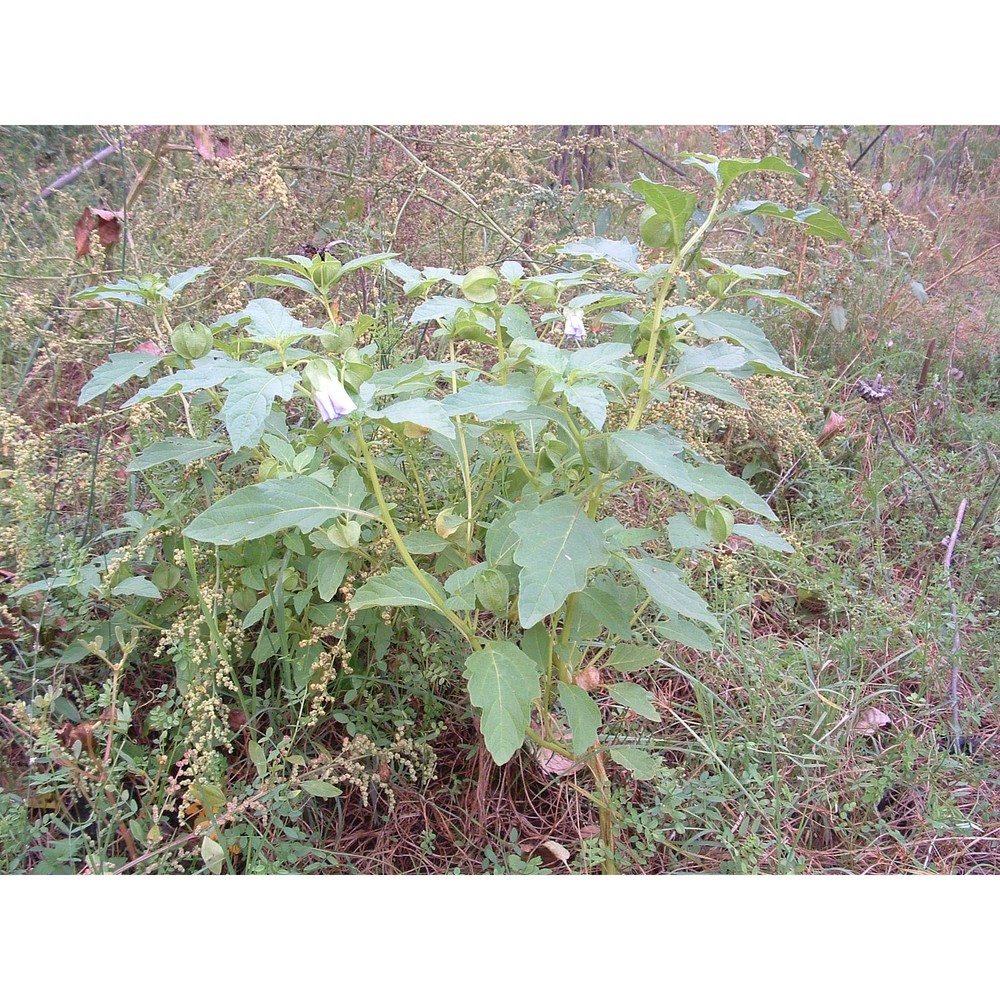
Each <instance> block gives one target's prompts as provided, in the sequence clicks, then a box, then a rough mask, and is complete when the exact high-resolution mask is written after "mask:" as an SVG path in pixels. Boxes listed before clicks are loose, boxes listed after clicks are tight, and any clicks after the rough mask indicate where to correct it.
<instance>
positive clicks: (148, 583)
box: [111, 576, 161, 600]
mask: <svg viewBox="0 0 1000 1000" xmlns="http://www.w3.org/2000/svg"><path fill="white" fill-rule="evenodd" d="M111 596H112V597H153V598H156V599H157V600H159V598H160V596H161V595H160V588H159V587H157V586H156V584H155V583H153V581H152V580H147V579H146V578H145V577H144V576H130V577H129V578H128V579H127V580H122V582H121V583H119V584H118V585H117V586H116V587H115V588H114V589H113V590H112V591H111Z"/></svg>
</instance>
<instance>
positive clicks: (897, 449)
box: [875, 401, 941, 516]
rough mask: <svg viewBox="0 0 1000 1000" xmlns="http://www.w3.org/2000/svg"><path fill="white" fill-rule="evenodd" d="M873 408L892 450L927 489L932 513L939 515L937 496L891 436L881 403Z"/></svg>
mask: <svg viewBox="0 0 1000 1000" xmlns="http://www.w3.org/2000/svg"><path fill="white" fill-rule="evenodd" d="M875 408H876V409H877V410H878V415H879V416H880V417H881V418H882V426H883V427H884V428H885V433H886V434H887V435H888V438H889V444H891V445H892V448H893V451H895V452H896V454H897V455H899V457H900V458H901V459H902V460H903V461H904V462H905V463H906V465H907V468H909V469H910V470H911V471H913V472H915V473H916V474H917V478H918V479H919V480H920V482H922V483H923V484H924V489H925V490H927V495H928V496H929V497H930V500H931V504H932V505H933V506H934V513H935V514H937V515H938V516H940V515H941V505H940V504H939V503H938V502H937V497H936V496H934V491H933V490H932V489H931V486H930V483H928V482H927V480H926V479H924V474H923V473H922V472H921V471H920V469H918V468H917V466H915V465H914V464H913V462H911V461H910V459H909V458H907V457H906V455H905V454H904V453H903V450H902V448H900V447H899V445H898V444H896V439H895V438H894V437H893V434H892V429H891V428H890V427H889V421H888V420H886V419H885V411H884V410H883V409H882V404H881V403H880V402H877V401H876V403H875Z"/></svg>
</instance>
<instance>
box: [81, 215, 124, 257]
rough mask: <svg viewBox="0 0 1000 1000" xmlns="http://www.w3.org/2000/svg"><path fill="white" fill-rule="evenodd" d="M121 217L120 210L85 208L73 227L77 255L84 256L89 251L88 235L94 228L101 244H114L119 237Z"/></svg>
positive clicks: (105, 245)
mask: <svg viewBox="0 0 1000 1000" xmlns="http://www.w3.org/2000/svg"><path fill="white" fill-rule="evenodd" d="M121 218H122V213H121V212H112V211H110V210H109V209H106V208H93V209H91V208H85V209H84V210H83V214H82V215H81V216H80V218H79V219H77V220H76V227H75V229H74V236H75V238H76V255H77V257H86V256H87V254H89V253H90V236H91V233H93V232H94V230H95V229H96V230H97V235H98V237H99V239H100V241H101V246H103V247H110V246H114V245H115V244H116V243H117V242H118V240H119V239H121V234H122V226H121Z"/></svg>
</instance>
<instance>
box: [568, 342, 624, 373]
mask: <svg viewBox="0 0 1000 1000" xmlns="http://www.w3.org/2000/svg"><path fill="white" fill-rule="evenodd" d="M631 350H632V349H631V347H629V345H628V344H595V345H594V346H593V347H584V348H581V349H580V350H575V351H564V352H563V353H565V354H568V355H569V359H568V360H569V363H568V364H567V366H566V372H567V373H569V372H580V373H582V374H586V375H616V374H618V373H619V372H621V371H622V367H621V365H619V364H618V362H619V361H620V360H621V359H622V358H624V357H625V356H626V355H627V354H630V353H631Z"/></svg>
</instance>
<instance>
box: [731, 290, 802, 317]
mask: <svg viewBox="0 0 1000 1000" xmlns="http://www.w3.org/2000/svg"><path fill="white" fill-rule="evenodd" d="M737 294H738V295H744V296H747V297H757V298H761V299H768V300H769V301H771V302H780V303H781V304H782V305H785V306H791V307H792V308H793V309H798V310H800V311H801V312H807V313H812V315H813V316H818V315H819V313H818V312H817V311H816V310H815V309H813V307H812V306H811V305H809V304H808V303H806V302H803V301H802V300H801V299H797V298H796V297H795V296H794V295H789V294H788V293H787V292H783V291H781V290H780V289H778V288H749V289H747V290H746V291H743V292H737Z"/></svg>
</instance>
